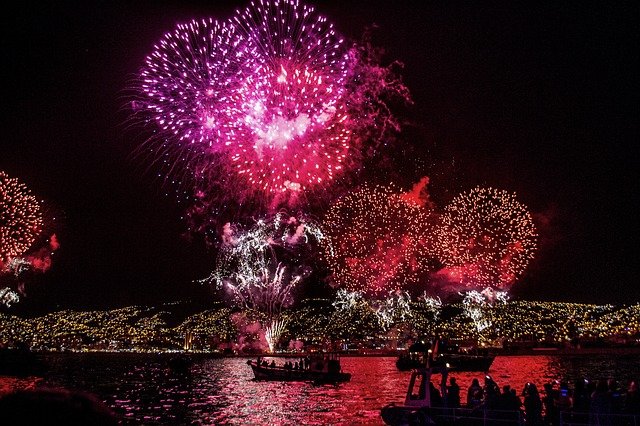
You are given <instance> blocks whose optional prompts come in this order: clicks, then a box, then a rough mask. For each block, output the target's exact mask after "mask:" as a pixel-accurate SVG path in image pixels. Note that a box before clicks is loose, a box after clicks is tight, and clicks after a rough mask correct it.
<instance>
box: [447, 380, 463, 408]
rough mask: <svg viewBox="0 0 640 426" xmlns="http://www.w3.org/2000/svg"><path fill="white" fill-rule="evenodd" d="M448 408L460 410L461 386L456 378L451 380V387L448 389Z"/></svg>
mask: <svg viewBox="0 0 640 426" xmlns="http://www.w3.org/2000/svg"><path fill="white" fill-rule="evenodd" d="M447 407H448V408H460V386H458V383H457V382H456V378H455V377H451V378H450V379H449V386H448V387H447Z"/></svg>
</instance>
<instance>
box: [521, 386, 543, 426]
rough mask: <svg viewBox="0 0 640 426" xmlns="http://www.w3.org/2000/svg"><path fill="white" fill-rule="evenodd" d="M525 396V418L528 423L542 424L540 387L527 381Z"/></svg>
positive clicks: (523, 391)
mask: <svg viewBox="0 0 640 426" xmlns="http://www.w3.org/2000/svg"><path fill="white" fill-rule="evenodd" d="M522 397H523V398H524V420H525V423H526V424H527V425H541V424H542V401H541V400H540V394H539V393H538V388H537V387H536V385H535V384H533V383H527V384H526V385H525V386H524V389H523V390H522Z"/></svg>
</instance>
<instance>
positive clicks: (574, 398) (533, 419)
mask: <svg viewBox="0 0 640 426" xmlns="http://www.w3.org/2000/svg"><path fill="white" fill-rule="evenodd" d="M431 403H432V406H434V407H437V406H441V407H447V408H460V407H461V398H460V386H459V385H458V383H457V382H456V379H455V378H454V377H451V378H450V379H449V385H448V386H447V387H446V393H445V395H444V397H443V396H442V395H441V394H440V392H439V391H438V389H437V388H436V387H435V386H433V385H431ZM466 408H467V409H470V410H491V411H495V412H500V411H505V412H506V411H509V412H513V411H518V412H520V413H522V416H523V418H524V420H525V423H526V424H528V425H558V424H560V416H561V413H563V414H562V415H564V416H570V417H580V418H581V419H584V420H585V422H586V423H588V424H626V423H625V422H626V421H627V420H629V419H633V417H630V416H638V418H637V419H636V420H637V421H639V422H640V395H639V394H638V381H637V380H630V381H629V382H628V383H627V386H623V385H622V384H621V383H619V382H618V381H616V380H613V379H610V380H598V381H595V382H594V381H589V380H586V379H580V380H577V381H575V383H573V386H569V382H568V381H562V382H558V381H555V382H549V383H545V384H544V385H543V390H542V391H539V390H538V387H537V386H536V385H535V384H534V383H526V384H525V386H524V388H523V389H522V392H520V393H518V392H517V391H516V389H512V388H511V387H510V386H509V385H504V386H503V387H502V389H500V387H499V386H498V384H497V383H496V382H495V381H494V380H493V379H492V378H491V377H490V376H485V379H484V385H482V386H481V385H480V381H479V380H478V379H473V381H472V382H471V385H470V386H469V388H468V390H467V399H466ZM565 419H566V417H565ZM630 424H634V423H630Z"/></svg>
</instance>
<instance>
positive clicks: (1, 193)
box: [0, 171, 43, 266]
mask: <svg viewBox="0 0 640 426" xmlns="http://www.w3.org/2000/svg"><path fill="white" fill-rule="evenodd" d="M42 226H43V221H42V213H41V211H40V204H39V203H38V201H37V200H36V198H35V197H34V196H33V195H31V194H30V192H29V190H28V189H27V187H26V186H25V185H24V184H23V183H21V182H19V181H18V179H14V178H10V177H9V176H8V175H7V174H6V173H4V172H3V171H0V266H2V264H3V263H5V262H7V261H9V260H10V259H11V258H14V257H18V256H20V255H22V254H23V253H24V252H26V251H27V250H29V248H30V247H31V245H32V244H33V243H34V242H35V241H36V239H37V238H38V236H39V235H40V232H41V231H42Z"/></svg>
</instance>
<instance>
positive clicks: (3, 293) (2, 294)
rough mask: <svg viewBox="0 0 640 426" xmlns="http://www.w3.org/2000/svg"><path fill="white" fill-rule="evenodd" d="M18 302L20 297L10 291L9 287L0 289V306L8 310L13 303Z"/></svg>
mask: <svg viewBox="0 0 640 426" xmlns="http://www.w3.org/2000/svg"><path fill="white" fill-rule="evenodd" d="M19 301H20V296H19V295H18V293H16V292H15V291H13V290H11V289H10V288H9V287H5V288H2V289H0V305H4V306H6V307H7V308H10V307H11V305H13V304H14V303H18V302H19Z"/></svg>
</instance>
